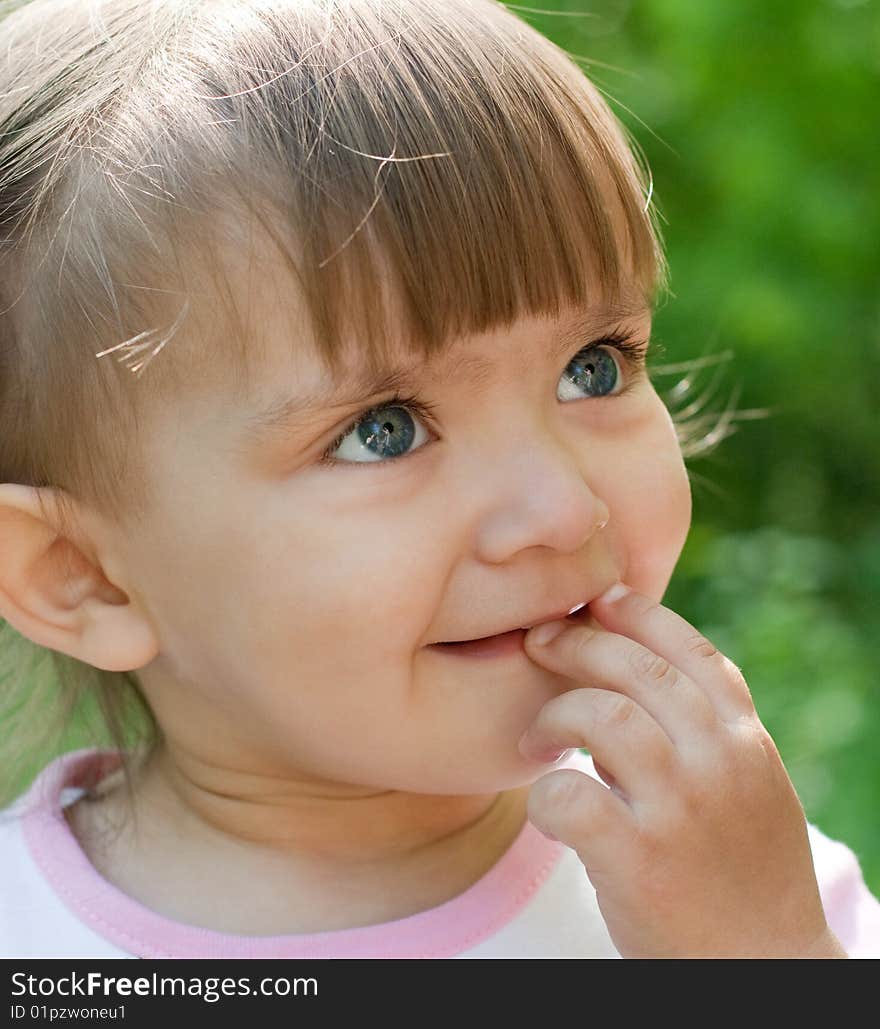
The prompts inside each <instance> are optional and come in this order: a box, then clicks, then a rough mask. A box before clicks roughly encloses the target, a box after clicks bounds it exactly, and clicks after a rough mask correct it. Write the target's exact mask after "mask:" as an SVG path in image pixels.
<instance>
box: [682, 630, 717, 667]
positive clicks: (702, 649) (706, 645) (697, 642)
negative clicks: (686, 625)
mask: <svg viewBox="0 0 880 1029" xmlns="http://www.w3.org/2000/svg"><path fill="white" fill-rule="evenodd" d="M684 645H685V649H686V650H687V651H688V652H689V653H691V654H696V656H697V657H702V658H705V659H706V660H707V661H711V660H712V659H713V658H714V657H715V655H716V654H717V653H718V648H717V647H716V646H715V644H714V643H712V641H711V640H707V639H706V637H705V636H703V635H701V634H700V633H697V634H696V635H694V636H688V638H687V639H686V640H685V644H684Z"/></svg>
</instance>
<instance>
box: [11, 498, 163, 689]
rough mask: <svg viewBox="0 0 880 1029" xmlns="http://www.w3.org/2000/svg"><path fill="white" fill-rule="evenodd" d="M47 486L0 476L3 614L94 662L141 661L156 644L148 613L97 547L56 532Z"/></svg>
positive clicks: (125, 665)
mask: <svg viewBox="0 0 880 1029" xmlns="http://www.w3.org/2000/svg"><path fill="white" fill-rule="evenodd" d="M52 492H53V491H47V490H37V489H36V488H34V487H31V486H21V485H18V484H15V483H0V617H2V618H4V619H5V620H6V621H7V622H8V623H9V624H10V625H11V626H12V627H13V628H14V629H15V630H16V631H18V632H20V633H21V634H22V635H23V636H26V637H27V638H28V639H30V640H32V641H33V642H34V643H36V644H37V645H39V646H41V647H46V648H47V649H49V650H57V651H60V652H61V653H64V654H69V655H70V656H71V657H75V658H77V659H78V660H80V661H83V662H85V663H86V664H90V665H93V666H94V667H95V668H101V669H104V670H106V671H132V670H134V669H136V668H142V667H143V666H144V665H146V664H149V662H150V661H152V660H153V658H154V657H155V656H156V653H157V651H158V647H157V644H156V640H155V636H154V634H153V631H152V627H151V625H150V622H149V619H148V618H146V616H145V615H144V613H143V612H142V611H140V610H139V609H138V608H137V607H136V605H134V604H132V603H131V601H130V599H129V598H128V596H127V595H126V594H125V593H124V592H123V591H122V590H120V589H118V588H117V587H116V586H114V585H113V583H111V582H110V581H109V580H108V579H107V577H106V576H105V575H104V572H103V570H102V568H101V566H100V563H96V562H95V561H94V559H93V558H92V557H91V556H90V555H91V553H92V552H93V550H94V548H92V547H86V548H84V547H83V545H82V544H83V541H82V539H80V540H79V541H78V543H77V542H74V541H73V540H72V539H70V538H68V537H67V536H65V535H63V534H62V533H61V532H60V531H59V529H58V527H57V526H58V523H57V522H55V523H53V520H52V519H51V513H52V511H53V510H54V505H53V499H54V498H53V495H52ZM41 499H42V500H43V506H41V504H40V500H41ZM44 507H45V509H46V510H45V511H44ZM47 515H48V516H49V517H48V518H47ZM86 549H87V550H88V551H89V553H88V554H87V553H86Z"/></svg>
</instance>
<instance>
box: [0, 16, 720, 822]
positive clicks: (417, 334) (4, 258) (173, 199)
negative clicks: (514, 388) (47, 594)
mask: <svg viewBox="0 0 880 1029" xmlns="http://www.w3.org/2000/svg"><path fill="white" fill-rule="evenodd" d="M0 15H5V17H4V20H3V21H2V22H0V53H2V55H3V56H2V59H0V481H3V482H16V483H22V484H26V485H31V486H36V487H44V486H45V487H48V486H51V487H54V488H56V489H57V490H59V491H60V493H59V500H60V502H61V503H62V507H61V509H60V511H59V518H60V522H59V523H58V531H59V532H62V531H64V530H65V525H66V524H68V521H67V520H68V518H72V517H73V515H72V512H71V513H68V512H67V509H66V507H65V506H64V501H65V498H66V497H69V498H75V499H76V500H77V501H78V502H80V503H83V504H87V505H90V506H92V507H93V508H94V509H96V510H99V511H101V512H103V513H104V514H106V515H107V516H109V517H112V518H114V519H115V520H116V522H117V523H118V524H120V525H128V526H131V527H132V528H135V527H136V524H137V520H138V518H140V517H142V516H143V515H144V514H145V512H146V510H147V509H148V506H149V498H150V482H151V478H150V468H149V467H145V466H144V458H143V450H142V448H141V446H140V443H141V441H142V431H143V429H142V427H143V425H144V424H145V423H146V421H147V418H146V415H147V413H148V411H149V410H150V408H151V405H154V404H158V403H160V402H161V401H163V400H168V399H170V398H173V397H174V396H179V395H180V391H181V390H182V389H184V388H185V389H186V390H188V391H190V392H191V391H193V390H195V389H197V388H201V387H203V386H205V385H207V384H208V383H209V382H213V381H214V380H215V379H216V378H217V377H218V376H221V377H222V380H223V382H225V383H227V384H229V385H230V386H231V387H234V388H242V383H246V382H247V381H248V373H249V369H250V368H251V367H252V366H253V363H254V362H255V361H257V360H259V357H260V350H259V347H258V337H257V334H256V332H255V331H254V329H253V328H251V327H250V326H249V325H248V321H247V318H246V317H245V316H244V314H243V312H241V311H239V310H237V309H236V308H235V305H234V303H233V302H232V300H231V291H230V290H229V289H228V288H224V275H225V274H226V273H225V272H224V269H223V267H222V265H221V263H220V262H219V261H218V260H213V259H212V258H213V255H216V254H218V253H220V252H221V251H222V250H223V249H224V248H226V249H228V247H229V246H230V245H233V246H237V247H240V246H243V245H244V242H243V239H242V234H241V231H240V227H241V225H242V224H243V219H242V217H240V216H243V215H244V214H245V213H246V214H248V215H250V216H251V217H252V218H254V219H256V220H257V221H258V223H259V225H260V226H261V227H262V229H263V230H264V232H265V234H266V238H268V239H270V240H271V242H272V245H273V246H274V247H276V248H277V250H278V252H279V253H280V254H281V255H282V257H283V259H284V261H285V263H286V266H287V267H288V268H289V270H290V272H291V274H292V275H293V276H294V277H295V279H296V282H297V286H298V294H299V296H300V297H301V298H302V300H303V301H304V304H303V309H304V311H305V312H306V314H305V318H306V322H307V325H306V326H304V327H303V330H302V331H303V334H304V335H306V336H307V335H310V336H311V338H312V339H313V341H314V347H315V350H316V352H317V353H318V354H319V356H320V357H321V358H322V360H324V362H325V364H326V366H327V368H328V369H329V370H330V371H331V372H332V373H333V374H334V375H336V374H339V371H340V369H339V355H340V353H341V351H342V341H343V340H344V339H345V338H346V336H348V337H349V338H350V337H351V334H352V332H353V331H356V333H357V340H358V345H359V346H360V347H361V348H362V349H363V350H364V351H365V353H366V354H367V355H368V356H369V359H370V360H371V361H374V362H376V363H377V364H380V363H381V362H382V360H383V359H384V357H385V356H386V352H387V348H388V346H389V341H390V340H392V339H394V338H397V337H399V338H400V339H402V340H404V341H405V345H406V346H407V347H408V348H409V349H410V350H411V351H412V352H413V353H415V354H418V355H420V356H424V357H428V356H430V355H432V354H434V353H436V352H438V351H439V350H441V349H442V348H443V347H445V346H446V345H448V343H449V342H450V341H451V340H452V339H454V338H456V337H458V336H460V335H463V334H468V333H477V332H482V331H486V330H487V329H490V328H494V327H497V326H502V325H508V324H511V323H512V322H514V321H515V320H516V319H517V318H519V317H521V316H525V315H535V316H540V315H556V314H557V313H558V312H559V310H560V307H561V305H562V304H566V303H568V304H570V305H585V304H588V303H591V302H595V300H596V299H597V298H596V297H590V296H588V295H587V294H588V289H589V288H590V286H589V283H590V282H591V276H590V274H589V269H590V268H597V269H598V274H599V279H600V281H601V284H602V288H603V289H604V290H605V293H606V295H607V297H608V298H609V299H610V300H611V302H612V303H613V302H615V301H616V300H618V299H624V298H626V297H627V294H628V293H629V292H631V291H632V290H633V289H635V291H636V294H637V297H636V298H637V299H638V300H640V301H644V302H645V303H646V304H647V305H648V306H653V305H655V304H656V303H657V300H658V298H659V297H660V296H661V295H662V293H663V291H664V290H665V289H666V288H667V268H666V263H665V258H664V254H663V247H662V242H661V233H660V229H659V225H658V216H657V212H656V206H655V204H654V202H653V198H652V184H651V182H650V176H649V174H648V172H647V168H646V165H645V162H644V159H643V158H642V156H641V151H640V149H639V147H638V145H637V143H636V142H635V140H633V139H632V138H631V137H630V135H629V133H628V131H627V130H626V129H625V128H624V127H623V126H622V125H621V124H619V123H618V121H617V120H616V119H615V117H614V115H613V114H612V112H611V110H610V109H609V107H608V105H607V104H606V103H605V101H604V100H603V98H602V96H601V95H600V92H599V91H598V90H597V88H596V87H595V86H594V85H593V84H592V83H591V82H590V81H589V79H588V78H587V77H586V76H585V75H584V74H583V72H582V71H581V70H580V69H579V68H578V67H577V65H576V64H575V63H574V62H573V61H572V60H571V59H570V58H569V57H568V55H567V54H566V53H565V51H563V50H561V49H560V48H559V47H557V46H556V45H555V44H553V43H552V42H551V41H550V40H548V39H547V38H546V37H544V36H543V35H541V34H540V33H539V32H537V31H536V30H535V29H533V28H532V27H531V26H529V25H528V24H527V23H525V22H524V21H522V20H521V19H519V18H518V17H517V16H516V15H515V14H513V13H511V12H510V11H508V10H506V9H505V7H504V6H503V5H501V4H499V3H496V2H494V0H385V2H382V0H30V2H25V3H8V2H7V3H0ZM612 204H615V205H619V209H620V210H622V214H623V224H624V226H625V238H624V239H623V240H621V239H618V238H617V237H616V235H615V232H614V231H613V227H612V223H611V220H610V213H609V212H610V207H611V205H612ZM591 261H595V262H596V264H595V265H590V264H589V262H591ZM225 281H226V282H227V283H228V278H226V280H225ZM218 300H219V301H220V303H219V305H218V303H217V302H218ZM280 301H281V298H279V302H280ZM212 305H213V306H212ZM196 328H198V331H196ZM697 424H698V422H695V421H694V420H691V422H690V423H689V428H687V429H682V428H681V426H679V432H680V440H681V443H682V446H683V448H685V447H687V446H688V443H689V433H691V432H693V430H694V428H695V426H696V425H697ZM725 431H726V430H725ZM723 434H724V433H723V432H719V431H718V430H717V429H716V430H714V441H717V440H718V439H720V438H721V437H722V436H723ZM710 435H712V434H710ZM685 452H686V451H685ZM0 691H2V693H0V726H3V727H4V736H5V742H4V744H3V746H4V747H5V748H6V749H7V752H8V751H9V748H11V747H14V748H15V752H16V753H15V757H14V758H13V764H12V766H11V767H17V768H19V772H20V774H23V772H22V766H21V762H22V761H24V762H26V761H27V760H28V759H29V756H33V755H35V754H36V753H37V750H38V749H39V747H40V746H42V747H45V746H46V745H47V743H49V742H50V734H51V731H52V726H54V727H55V736H54V738H53V739H54V745H56V746H57V744H58V741H59V740H60V738H61V737H60V733H61V730H62V729H63V728H64V727H65V726H66V725H67V724H68V722H69V719H70V717H71V714H72V713H73V712H74V710H75V709H80V708H81V706H82V703H85V702H86V701H88V702H89V703H91V704H92V707H93V709H94V710H96V711H97V714H98V719H97V720H98V725H99V730H100V731H105V732H106V733H107V734H109V736H110V738H111V739H112V741H113V743H114V744H115V746H116V747H118V749H120V750H123V751H125V750H126V749H128V748H132V747H134V746H135V744H143V745H144V746H145V747H146V748H147V749H148V750H149V748H150V747H151V746H153V745H154V744H155V742H156V740H157V739H158V727H157V726H156V724H155V722H154V720H153V719H152V716H151V714H150V711H149V708H148V706H147V704H146V702H145V700H144V698H143V695H142V694H141V691H140V688H139V684H138V679H137V676H136V674H135V673H134V672H125V673H111V672H104V671H100V670H98V669H94V668H91V667H89V666H86V665H84V664H82V663H81V662H78V661H76V660H74V659H72V658H70V657H68V656H66V655H63V654H60V653H55V652H52V651H45V650H42V649H41V648H39V647H36V646H35V645H33V644H30V642H29V641H27V640H25V639H24V638H23V637H21V636H20V635H19V634H17V633H15V632H14V630H12V628H11V627H10V626H9V625H8V624H6V623H2V622H0ZM83 710H84V708H83ZM56 715H57V717H56ZM40 729H42V730H44V732H43V737H42V740H41V742H40V743H38V736H39V731H40ZM127 734H128V735H127ZM4 764H5V765H6V767H10V765H9V764H8V763H7V762H6V761H0V765H4ZM30 770H31V771H33V770H34V769H30ZM8 799H9V796H6V797H4V796H3V784H2V783H0V803H3V802H4V801H5V800H8Z"/></svg>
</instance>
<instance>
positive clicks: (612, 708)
mask: <svg viewBox="0 0 880 1029" xmlns="http://www.w3.org/2000/svg"><path fill="white" fill-rule="evenodd" d="M568 747H585V748H586V749H587V750H588V751H589V752H590V754H591V755H592V756H593V758H594V759H595V760H596V761H598V762H599V763H600V764H601V765H602V767H603V768H605V769H607V770H608V772H610V773H611V775H612V776H613V777H614V781H615V783H616V784H617V786H618V787H619V789H620V790H621V791H622V794H623V796H624V797H625V798H626V800H627V802H644V803H651V802H653V801H655V800H657V799H662V798H663V797H664V796H666V794H667V793H668V791H669V790H670V789H671V788H672V783H673V780H674V779H675V777H676V776H677V773H678V769H679V757H678V754H677V752H676V750H675V747H674V746H673V743H672V740H670V738H669V737H668V736H667V735H666V733H665V732H664V731H663V729H662V728H661V727H660V726H659V725H658V724H657V722H656V721H655V720H654V719H653V718H651V716H650V715H649V714H648V713H647V711H645V710H644V708H641V707H639V705H638V704H637V703H636V702H635V701H634V700H633V699H632V698H631V697H627V696H625V695H623V694H621V693H615V692H613V691H611V690H598V689H590V688H582V689H575V690H568V691H567V692H566V693H561V694H559V695H558V696H556V697H553V698H552V700H548V701H547V703H546V704H544V706H543V707H542V708H541V710H540V711H539V712H538V714H537V717H536V718H535V720H534V722H532V724H531V725H530V726H529V728H528V729H526V731H525V732H524V733H523V735H522V736H521V737H520V741H519V750H520V753H521V754H522V755H523V756H524V757H527V758H530V759H531V760H534V761H542V760H544V759H546V755H547V754H548V753H551V752H553V751H557V752H558V751H560V750H562V749H564V748H568Z"/></svg>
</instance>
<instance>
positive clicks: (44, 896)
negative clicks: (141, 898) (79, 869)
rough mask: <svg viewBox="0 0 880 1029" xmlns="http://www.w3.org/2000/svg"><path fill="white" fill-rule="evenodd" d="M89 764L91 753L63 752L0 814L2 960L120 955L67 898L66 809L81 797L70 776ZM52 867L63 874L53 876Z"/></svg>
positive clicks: (68, 843)
mask: <svg viewBox="0 0 880 1029" xmlns="http://www.w3.org/2000/svg"><path fill="white" fill-rule="evenodd" d="M98 760H100V756H99V757H98ZM87 767H90V765H89V752H85V751H77V752H74V753H73V754H65V755H62V756H61V757H59V758H56V759H55V760H54V761H52V762H50V764H48V765H47V766H46V767H45V768H44V769H43V770H42V771H41V772H40V774H39V775H38V776H37V777H36V779H35V780H34V781H33V783H32V784H31V786H30V787H29V788H28V790H27V791H26V792H25V793H23V794H22V795H21V796H19V797H18V798H17V799H16V800H15V801H13V803H12V804H10V805H9V806H8V807H6V808H4V809H2V810H0V958H25V957H34V958H47V957H105V956H106V957H114V956H124V955H122V952H120V951H119V950H118V949H117V948H115V947H112V946H110V945H109V942H108V941H107V940H103V939H102V938H101V937H99V936H98V935H97V934H95V933H94V932H93V931H92V930H91V929H90V928H89V927H88V926H87V925H85V924H84V923H83V922H82V921H81V920H80V919H79V918H77V917H76V915H75V914H74V912H73V910H72V909H71V907H70V906H69V899H67V898H66V897H65V889H66V885H65V884H66V879H65V874H68V873H69V874H73V872H72V870H71V869H69V868H68V862H67V861H66V860H64V859H63V855H64V854H66V853H68V851H71V850H75V849H76V844H75V841H74V840H73V837H72V834H71V833H70V830H69V827H68V826H67V823H66V820H65V817H64V811H63V805H64V804H65V803H69V801H70V799H71V795H75V794H76V793H82V789H81V788H80V787H79V786H78V785H77V776H76V774H75V773H76V772H77V771H81V770H83V769H84V768H87ZM66 791H67V792H66ZM53 863H54V864H53ZM55 865H60V866H62V872H63V873H64V874H61V875H59V874H50V873H51V872H52V871H53V869H54V871H55V872H57V869H55Z"/></svg>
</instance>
